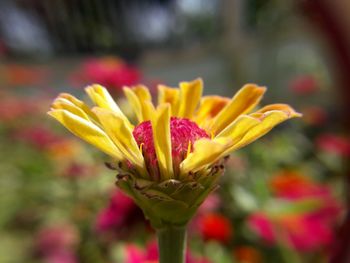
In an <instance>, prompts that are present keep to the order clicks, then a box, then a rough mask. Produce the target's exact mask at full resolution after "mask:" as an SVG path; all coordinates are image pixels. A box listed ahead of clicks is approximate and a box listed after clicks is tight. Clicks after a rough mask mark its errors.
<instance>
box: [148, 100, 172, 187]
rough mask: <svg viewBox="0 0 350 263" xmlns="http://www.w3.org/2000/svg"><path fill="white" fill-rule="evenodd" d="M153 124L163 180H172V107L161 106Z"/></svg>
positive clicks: (154, 116)
mask: <svg viewBox="0 0 350 263" xmlns="http://www.w3.org/2000/svg"><path fill="white" fill-rule="evenodd" d="M151 123H152V131H153V138H154V148H155V150H156V154H157V159H158V165H159V170H160V173H161V178H162V180H167V179H171V178H173V176H174V172H173V162H172V154H171V137H170V105H169V104H162V105H160V106H159V107H158V109H157V112H156V114H153V116H152V118H151Z"/></svg>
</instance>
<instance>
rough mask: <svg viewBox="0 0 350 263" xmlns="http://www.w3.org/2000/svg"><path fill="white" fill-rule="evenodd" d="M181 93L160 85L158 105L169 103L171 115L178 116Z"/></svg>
mask: <svg viewBox="0 0 350 263" xmlns="http://www.w3.org/2000/svg"><path fill="white" fill-rule="evenodd" d="M179 96H180V91H179V89H176V88H171V87H168V86H165V85H158V105H160V104H164V103H169V104H170V111H171V115H172V116H174V115H177V112H178V108H179Z"/></svg>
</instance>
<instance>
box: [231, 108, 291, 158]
mask: <svg viewBox="0 0 350 263" xmlns="http://www.w3.org/2000/svg"><path fill="white" fill-rule="evenodd" d="M250 116H252V117H254V118H256V119H257V120H258V121H259V122H260V123H259V124H258V125H256V126H254V127H253V128H251V129H250V130H249V131H248V132H247V133H246V134H245V136H244V137H243V138H242V139H241V140H240V141H239V142H237V143H235V144H234V145H233V146H232V147H230V149H229V150H228V151H229V152H231V151H234V150H237V149H239V148H242V147H243V146H246V145H247V144H249V143H251V142H253V141H255V140H257V139H258V138H260V137H262V136H263V135H265V134H266V133H268V132H269V131H270V130H271V129H272V128H273V127H275V126H276V125H278V124H280V123H281V122H283V121H285V120H287V119H290V118H293V117H297V116H298V115H292V114H289V113H286V112H285V111H278V110H274V111H268V112H266V113H261V112H256V113H253V114H251V115H250Z"/></svg>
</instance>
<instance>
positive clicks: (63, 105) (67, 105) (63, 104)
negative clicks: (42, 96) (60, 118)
mask: <svg viewBox="0 0 350 263" xmlns="http://www.w3.org/2000/svg"><path fill="white" fill-rule="evenodd" d="M51 109H55V110H59V109H61V110H66V111H69V112H71V113H73V114H74V115H77V116H79V117H81V118H83V119H85V120H87V121H90V117H89V115H88V114H87V113H86V112H85V111H83V110H82V109H81V108H79V107H77V106H76V105H74V104H73V103H72V102H70V101H69V100H66V99H64V98H57V99H55V101H54V102H53V103H52V104H51Z"/></svg>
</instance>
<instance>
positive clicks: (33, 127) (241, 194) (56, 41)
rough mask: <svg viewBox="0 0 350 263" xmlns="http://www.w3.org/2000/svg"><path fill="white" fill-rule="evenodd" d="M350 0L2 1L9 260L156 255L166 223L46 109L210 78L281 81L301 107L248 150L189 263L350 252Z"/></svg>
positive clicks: (2, 168)
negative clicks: (74, 99)
mask: <svg viewBox="0 0 350 263" xmlns="http://www.w3.org/2000/svg"><path fill="white" fill-rule="evenodd" d="M349 14H350V2H349V1H347V0H338V1H327V0H318V1H314V0H284V1H278V0H211V1H209V0H119V1H117V0H116V1H112V0H50V1H45V0H1V1H0V134H1V136H0V263H20V262H28V263H34V262H35V263H36V262H43V263H78V262H81V263H90V262H91V263H99V262H101V263H102V262H113V263H146V262H154V261H155V260H157V253H158V252H157V248H156V243H155V239H154V232H153V230H152V229H151V227H150V226H149V224H148V223H147V222H146V221H145V220H144V219H143V215H142V212H141V211H140V210H139V209H138V208H137V207H136V206H135V204H134V203H133V202H132V200H130V199H129V198H128V197H127V196H125V195H124V194H123V193H121V192H119V191H118V190H117V189H116V187H115V186H114V181H115V178H114V177H115V174H114V172H113V171H111V170H108V169H107V168H106V167H105V166H104V164H103V163H104V162H105V161H108V157H106V156H104V155H102V154H100V153H99V152H97V151H95V150H94V149H93V148H92V147H90V146H88V145H86V144H85V143H82V142H81V141H80V140H78V139H76V138H74V137H73V136H72V135H70V134H69V133H68V132H67V131H66V130H64V129H63V128H62V127H60V126H59V125H58V124H56V122H54V121H52V120H51V119H49V118H48V116H47V115H46V111H47V110H48V109H49V107H50V103H51V102H52V100H53V98H54V97H55V96H57V94H58V93H59V92H68V93H72V94H75V95H77V96H79V97H85V96H84V92H83V91H84V87H85V86H86V85H88V84H91V83H100V84H102V85H104V86H106V87H107V88H108V89H109V91H110V92H111V93H112V94H113V96H114V98H115V100H116V101H117V102H118V103H119V104H120V106H121V107H122V109H123V111H124V112H125V113H126V114H130V115H131V114H132V113H131V112H132V111H131V109H130V107H129V106H128V105H127V104H126V103H125V99H124V96H123V94H122V87H123V86H124V85H128V86H131V85H135V84H137V83H144V84H145V85H147V86H148V87H149V88H150V89H151V90H152V92H153V93H154V94H155V93H156V90H157V89H156V87H157V85H158V84H160V83H164V84H167V85H170V86H177V85H178V82H180V81H190V80H193V79H195V78H197V77H202V78H203V80H204V84H205V93H206V94H219V95H223V96H228V97H231V96H232V95H233V94H234V93H235V92H236V91H237V90H238V89H239V88H240V87H241V86H242V85H243V84H245V83H248V82H254V83H257V84H259V85H264V86H267V87H268V92H267V95H266V96H265V98H264V100H263V104H268V103H273V102H281V103H290V104H291V105H293V106H294V107H295V108H296V109H297V110H298V111H299V112H302V113H303V114H304V116H303V118H302V119H297V120H293V121H290V122H288V123H286V124H283V125H280V126H279V127H278V128H277V129H275V130H274V131H273V132H272V133H270V134H269V135H267V136H265V137H264V138H263V139H261V140H260V141H258V142H255V143H253V144H252V145H250V146H249V147H247V148H246V149H243V150H240V151H238V152H237V153H234V154H233V155H232V156H231V158H230V159H229V161H228V165H227V166H228V167H227V171H226V173H225V175H224V176H223V178H222V183H221V185H222V187H221V189H219V190H218V191H216V192H215V193H214V194H212V195H211V196H210V197H209V198H208V200H207V201H206V202H205V203H204V204H203V205H202V207H201V208H200V210H199V213H198V215H197V216H196V217H195V218H194V219H193V222H192V223H191V225H190V230H189V235H190V241H189V244H188V253H187V262H188V263H210V262H211V263H217V262H219V263H221V262H222V263H226V262H237V263H262V262H286V263H299V262H310V263H318V262H334V263H342V262H344V263H346V262H350V255H349V253H350V252H349V251H350V222H349V218H350V217H349V214H348V213H347V207H348V205H349V198H348V193H349V188H348V184H349V178H350V175H349V158H350V137H349V129H350V118H349V116H350V18H349V17H350V16H349Z"/></svg>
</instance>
